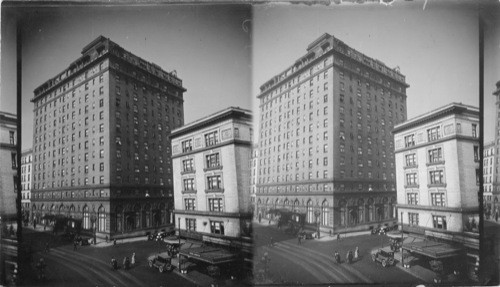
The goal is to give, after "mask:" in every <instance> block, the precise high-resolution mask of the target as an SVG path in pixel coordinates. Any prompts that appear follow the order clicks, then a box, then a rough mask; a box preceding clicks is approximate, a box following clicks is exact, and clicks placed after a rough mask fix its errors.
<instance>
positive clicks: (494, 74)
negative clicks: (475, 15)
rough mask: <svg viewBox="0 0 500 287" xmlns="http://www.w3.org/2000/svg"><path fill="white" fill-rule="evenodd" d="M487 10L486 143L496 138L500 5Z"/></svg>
mask: <svg viewBox="0 0 500 287" xmlns="http://www.w3.org/2000/svg"><path fill="white" fill-rule="evenodd" d="M496 4H498V5H497V6H496V9H485V10H484V13H483V14H482V17H483V19H484V142H485V143H488V142H491V141H493V140H494V138H495V118H496V112H495V111H496V105H495V102H496V97H495V96H493V95H492V93H493V91H494V90H495V89H496V86H495V84H496V83H497V82H498V81H500V9H499V7H498V6H500V3H496Z"/></svg>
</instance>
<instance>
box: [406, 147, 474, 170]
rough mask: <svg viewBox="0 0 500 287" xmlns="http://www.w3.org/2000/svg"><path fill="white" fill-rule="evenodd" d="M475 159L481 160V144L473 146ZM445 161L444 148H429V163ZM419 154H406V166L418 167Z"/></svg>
mask: <svg viewBox="0 0 500 287" xmlns="http://www.w3.org/2000/svg"><path fill="white" fill-rule="evenodd" d="M473 153H474V161H479V146H477V145H474V146H473ZM433 163H444V155H443V148H442V147H436V148H430V149H428V150H427V164H433ZM417 165H418V162H417V154H416V153H415V152H412V153H409V154H406V155H405V167H416V166H417Z"/></svg>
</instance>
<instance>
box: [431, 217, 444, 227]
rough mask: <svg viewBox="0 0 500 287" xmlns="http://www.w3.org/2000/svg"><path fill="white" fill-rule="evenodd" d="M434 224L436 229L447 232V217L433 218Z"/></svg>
mask: <svg viewBox="0 0 500 287" xmlns="http://www.w3.org/2000/svg"><path fill="white" fill-rule="evenodd" d="M432 223H433V226H434V228H438V229H444V230H446V217H445V216H437V215H433V216H432Z"/></svg>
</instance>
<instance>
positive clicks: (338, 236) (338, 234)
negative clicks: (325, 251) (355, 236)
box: [337, 233, 340, 241]
mask: <svg viewBox="0 0 500 287" xmlns="http://www.w3.org/2000/svg"><path fill="white" fill-rule="evenodd" d="M337 241H340V233H337Z"/></svg>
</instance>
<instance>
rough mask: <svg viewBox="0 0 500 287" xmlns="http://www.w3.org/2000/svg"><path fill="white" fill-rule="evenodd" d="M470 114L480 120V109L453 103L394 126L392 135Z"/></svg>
mask: <svg viewBox="0 0 500 287" xmlns="http://www.w3.org/2000/svg"><path fill="white" fill-rule="evenodd" d="M466 113H467V114H469V115H471V116H474V117H477V118H478V120H479V109H478V108H476V107H473V106H468V105H463V104H461V103H451V104H449V105H447V106H444V107H440V108H438V109H436V110H433V111H430V112H428V113H425V114H423V115H420V116H417V117H415V118H413V119H409V120H407V121H406V122H403V123H400V124H398V125H396V126H394V129H393V130H392V133H393V134H395V133H398V132H401V131H404V130H407V129H410V128H413V127H417V126H420V125H422V124H425V123H428V122H431V121H434V120H436V119H439V118H443V117H445V116H448V115H452V114H457V115H458V114H466Z"/></svg>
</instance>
